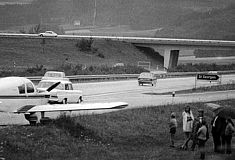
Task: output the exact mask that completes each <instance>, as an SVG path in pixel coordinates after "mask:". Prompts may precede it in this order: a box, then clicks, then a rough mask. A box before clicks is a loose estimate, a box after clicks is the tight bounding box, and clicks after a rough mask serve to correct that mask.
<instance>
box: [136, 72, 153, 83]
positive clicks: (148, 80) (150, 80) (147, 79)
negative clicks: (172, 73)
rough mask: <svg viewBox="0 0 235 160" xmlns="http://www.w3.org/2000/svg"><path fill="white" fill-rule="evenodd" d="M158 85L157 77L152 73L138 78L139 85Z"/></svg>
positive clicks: (143, 74) (142, 74)
mask: <svg viewBox="0 0 235 160" xmlns="http://www.w3.org/2000/svg"><path fill="white" fill-rule="evenodd" d="M156 83H157V77H156V75H155V74H154V73H150V72H143V73H141V74H140V75H139V77H138V84H139V85H142V86H143V85H144V84H150V85H152V86H154V85H156Z"/></svg>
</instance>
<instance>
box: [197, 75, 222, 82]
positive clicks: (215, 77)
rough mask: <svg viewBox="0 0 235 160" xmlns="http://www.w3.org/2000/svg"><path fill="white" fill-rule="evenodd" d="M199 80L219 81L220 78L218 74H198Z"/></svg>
mask: <svg viewBox="0 0 235 160" xmlns="http://www.w3.org/2000/svg"><path fill="white" fill-rule="evenodd" d="M197 79H198V80H208V81H216V80H218V79H219V76H218V75H217V74H198V75H197Z"/></svg>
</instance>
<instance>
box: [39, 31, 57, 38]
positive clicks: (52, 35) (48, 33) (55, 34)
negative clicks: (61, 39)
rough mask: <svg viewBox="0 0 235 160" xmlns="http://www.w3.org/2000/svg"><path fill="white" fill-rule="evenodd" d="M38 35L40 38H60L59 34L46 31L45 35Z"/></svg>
mask: <svg viewBox="0 0 235 160" xmlns="http://www.w3.org/2000/svg"><path fill="white" fill-rule="evenodd" d="M38 35H39V36H40V37H57V36H58V34H57V33H55V32H53V31H46V32H44V33H39V34H38Z"/></svg>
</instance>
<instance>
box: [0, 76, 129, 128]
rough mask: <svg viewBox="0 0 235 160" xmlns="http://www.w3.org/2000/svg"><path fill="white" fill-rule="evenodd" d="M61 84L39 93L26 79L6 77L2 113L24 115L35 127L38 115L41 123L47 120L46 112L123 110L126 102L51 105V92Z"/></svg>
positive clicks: (0, 95) (0, 90) (1, 82)
mask: <svg viewBox="0 0 235 160" xmlns="http://www.w3.org/2000/svg"><path fill="white" fill-rule="evenodd" d="M59 84H60V82H57V83H54V84H53V85H52V86H50V87H49V88H48V89H47V90H46V91H45V92H39V91H38V90H37V89H36V87H35V85H34V84H33V83H32V81H30V80H29V79H27V78H24V77H5V78H1V79H0V112H3V113H8V114H12V113H14V114H24V115H25V119H26V120H28V121H29V123H30V124H32V125H34V124H36V123H37V121H38V117H37V115H36V113H41V119H40V122H43V121H44V120H47V119H48V118H49V117H45V112H60V111H62V112H64V111H69V112H72V111H82V110H104V109H121V108H125V107H126V106H128V103H125V102H110V103H79V104H49V103H48V101H49V98H50V91H51V90H53V89H54V88H56V87H57V86H58V85H59Z"/></svg>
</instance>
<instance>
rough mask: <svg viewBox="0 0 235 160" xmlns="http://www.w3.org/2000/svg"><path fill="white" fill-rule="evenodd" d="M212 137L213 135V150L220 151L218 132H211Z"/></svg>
mask: <svg viewBox="0 0 235 160" xmlns="http://www.w3.org/2000/svg"><path fill="white" fill-rule="evenodd" d="M212 137H213V142H214V152H219V151H220V145H221V142H220V136H218V134H216V133H212Z"/></svg>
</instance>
